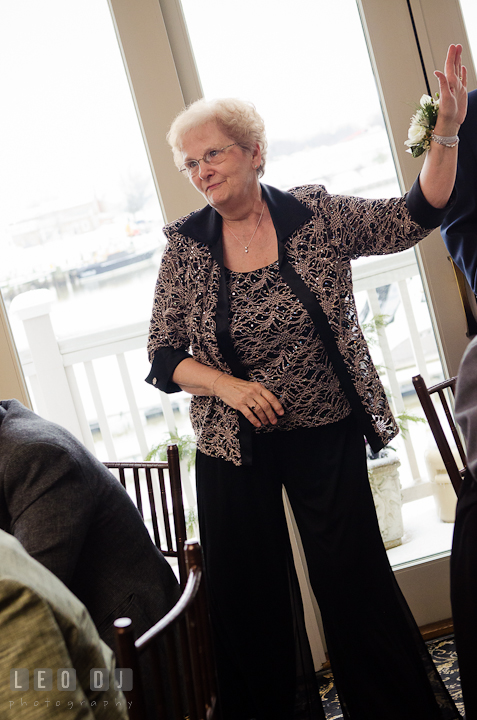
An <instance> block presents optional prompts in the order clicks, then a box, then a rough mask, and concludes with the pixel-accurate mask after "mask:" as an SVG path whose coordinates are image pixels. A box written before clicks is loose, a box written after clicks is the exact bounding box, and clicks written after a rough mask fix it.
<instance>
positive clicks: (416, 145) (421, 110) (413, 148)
mask: <svg viewBox="0 0 477 720" xmlns="http://www.w3.org/2000/svg"><path fill="white" fill-rule="evenodd" d="M438 112H439V93H436V97H435V98H432V97H431V96H430V95H423V96H422V97H421V100H420V101H419V107H418V108H417V110H416V112H415V113H414V115H413V116H412V118H411V125H410V127H409V132H408V134H407V136H408V138H409V139H408V140H406V141H405V143H404V144H405V145H407V146H408V149H407V150H406V152H408V153H411V155H412V157H419V155H422V153H424V152H426V150H427V149H428V148H429V145H430V142H431V136H432V133H433V131H434V128H435V126H436V122H437V114H438Z"/></svg>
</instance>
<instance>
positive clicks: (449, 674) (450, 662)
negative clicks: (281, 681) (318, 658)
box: [318, 635, 464, 720]
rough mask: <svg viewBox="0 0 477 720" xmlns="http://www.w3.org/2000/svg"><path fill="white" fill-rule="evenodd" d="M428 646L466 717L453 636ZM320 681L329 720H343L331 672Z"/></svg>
mask: <svg viewBox="0 0 477 720" xmlns="http://www.w3.org/2000/svg"><path fill="white" fill-rule="evenodd" d="M427 646H428V648H429V652H430V654H431V657H432V659H433V660H434V664H435V666H436V667H437V669H438V671H439V674H440V676H441V678H442V679H443V680H444V683H445V685H446V687H447V689H448V691H449V692H450V694H451V696H452V698H453V699H454V702H455V703H456V705H457V708H458V710H459V712H460V713H461V715H462V717H464V705H463V702H462V693H461V690H460V678H459V667H458V665H457V655H456V652H455V645H454V637H453V635H448V636H447V637H443V638H439V639H438V640H431V641H429V642H428V643H427ZM318 679H319V682H320V695H321V699H322V702H323V707H324V710H325V713H326V718H327V720H341V719H342V717H343V715H342V714H341V709H340V704H339V702H338V698H337V696H336V690H335V688H334V685H333V675H332V673H331V671H330V672H324V673H319V674H318Z"/></svg>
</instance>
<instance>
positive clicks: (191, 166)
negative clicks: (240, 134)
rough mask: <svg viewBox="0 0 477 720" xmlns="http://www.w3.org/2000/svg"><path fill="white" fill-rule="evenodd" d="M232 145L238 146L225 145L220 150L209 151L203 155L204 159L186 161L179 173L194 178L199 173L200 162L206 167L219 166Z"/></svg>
mask: <svg viewBox="0 0 477 720" xmlns="http://www.w3.org/2000/svg"><path fill="white" fill-rule="evenodd" d="M234 145H238V143H230V145H226V146H225V147H223V148H220V150H209V152H207V153H205V155H204V157H201V158H199V159H198V160H187V162H185V163H184V164H183V165H181V166H180V168H179V172H186V173H187V174H188V176H189V177H195V176H196V175H198V173H199V170H200V161H201V160H203V161H204V162H205V163H207V165H220V163H221V162H223V161H224V160H225V151H226V150H227V148H230V147H233V146H234Z"/></svg>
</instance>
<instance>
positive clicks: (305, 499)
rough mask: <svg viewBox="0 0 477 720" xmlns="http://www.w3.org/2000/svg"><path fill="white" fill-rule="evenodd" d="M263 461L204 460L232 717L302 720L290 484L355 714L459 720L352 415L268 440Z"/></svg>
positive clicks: (214, 605) (259, 441)
mask: <svg viewBox="0 0 477 720" xmlns="http://www.w3.org/2000/svg"><path fill="white" fill-rule="evenodd" d="M253 453H254V454H253V458H254V461H253V466H252V467H243V466H242V467H236V466H234V465H233V464H232V463H230V462H226V461H222V460H220V459H215V458H210V457H207V456H205V455H203V454H201V453H198V458H197V482H198V498H199V522H200V528H201V539H202V543H203V546H204V554H205V567H206V573H207V577H208V582H209V592H210V598H211V612H212V620H213V624H214V627H215V629H216V636H217V644H218V647H217V653H218V666H219V683H220V688H221V692H222V700H223V704H224V709H225V718H226V720H235V719H236V720H244V719H245V718H250V717H254V718H257V720H272V719H273V720H280V719H283V720H290V718H292V717H293V707H294V699H295V677H296V665H295V657H296V654H295V652H294V642H295V636H294V620H293V602H292V600H291V599H290V578H289V571H288V564H287V559H288V558H289V557H290V550H289V540H288V533H287V528H286V522H285V517H284V510H283V504H282V484H283V485H284V486H285V487H286V490H287V493H288V497H289V499H290V502H291V505H292V508H293V512H294V515H295V519H296V521H297V525H298V528H299V531H300V535H301V539H302V542H303V546H304V550H305V554H306V559H307V564H308V570H309V574H310V581H311V585H312V587H313V591H314V593H315V596H316V598H317V601H318V604H319V606H320V610H321V613H322V618H323V624H324V628H325V633H326V641H327V646H328V652H329V655H330V660H331V665H332V670H333V674H334V678H335V682H336V686H337V689H338V694H339V697H340V702H341V705H342V709H343V714H344V717H345V718H352V719H353V720H384V719H386V720H418V719H419V720H428V719H429V720H430V719H431V718H432V719H433V720H437V718H447V719H450V718H458V717H459V714H458V712H457V710H456V708H455V706H454V704H453V703H452V700H451V699H450V697H449V695H448V693H447V691H446V690H445V688H444V687H443V685H442V683H441V682H440V679H439V676H438V673H437V671H436V670H435V668H434V666H433V665H432V662H431V661H430V659H429V656H428V654H427V651H426V649H425V645H424V643H423V642H422V639H421V636H420V634H419V631H418V630H417V628H416V626H415V623H414V620H413V619H412V616H411V614H410V612H409V609H408V607H407V605H406V603H405V601H404V599H403V597H402V595H401V593H400V591H399V589H398V587H397V584H396V582H395V580H394V575H393V573H392V570H391V568H390V566H389V563H388V560H387V555H386V552H385V550H384V546H383V543H382V540H381V535H380V532H379V527H378V523H377V518H376V513H375V509H374V503H373V498H372V494H371V490H370V487H369V482H368V476H367V467H366V459H365V452H364V441H363V437H362V434H361V433H360V431H359V429H358V428H357V426H356V423H355V421H354V419H353V417H352V416H350V417H348V418H346V419H345V420H343V421H341V422H339V423H334V424H333V425H327V426H324V427H320V428H312V429H301V430H292V431H288V432H270V433H263V434H255V437H254V447H253ZM433 686H434V687H433ZM435 693H437V695H438V700H436V695H435ZM309 716H310V717H323V714H322V711H321V712H319V713H318V714H316V713H314V714H311V715H309Z"/></svg>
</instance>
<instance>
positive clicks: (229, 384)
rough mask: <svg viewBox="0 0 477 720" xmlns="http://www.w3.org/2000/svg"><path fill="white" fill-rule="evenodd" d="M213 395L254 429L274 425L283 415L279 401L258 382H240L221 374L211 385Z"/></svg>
mask: <svg viewBox="0 0 477 720" xmlns="http://www.w3.org/2000/svg"><path fill="white" fill-rule="evenodd" d="M213 391H214V392H213V394H214V395H217V397H219V398H220V399H221V400H223V401H224V402H225V403H226V404H227V405H229V406H230V407H232V408H234V410H238V411H239V412H241V413H242V415H244V416H245V417H246V418H247V420H249V421H250V422H251V423H252V425H254V426H255V427H260V426H261V425H269V424H271V425H276V424H277V421H278V416H281V415H283V414H284V413H285V411H284V409H283V407H282V405H281V403H280V401H279V400H278V399H277V398H276V397H275V395H274V394H273V393H271V392H270V391H269V390H267V388H266V387H264V386H263V385H262V384H261V383H259V382H249V381H248V380H241V379H240V378H236V377H234V376H233V375H227V373H222V374H221V375H218V376H217V377H216V379H215V380H214V383H213Z"/></svg>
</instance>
